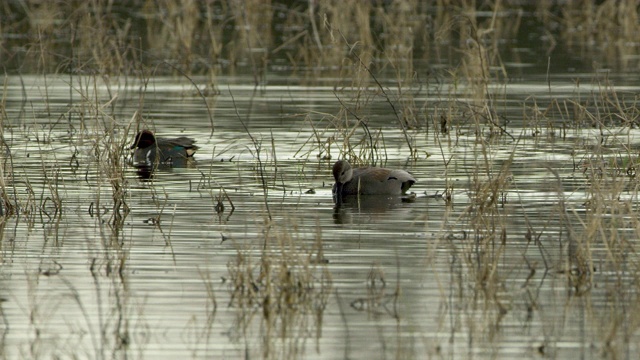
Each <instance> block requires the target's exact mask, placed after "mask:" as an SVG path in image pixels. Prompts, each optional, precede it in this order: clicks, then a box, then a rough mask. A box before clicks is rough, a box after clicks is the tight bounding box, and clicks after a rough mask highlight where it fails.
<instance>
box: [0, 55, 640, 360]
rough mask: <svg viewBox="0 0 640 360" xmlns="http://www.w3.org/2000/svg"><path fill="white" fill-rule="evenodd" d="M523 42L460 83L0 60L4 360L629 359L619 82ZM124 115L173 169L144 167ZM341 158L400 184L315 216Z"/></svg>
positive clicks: (431, 70) (630, 221)
mask: <svg viewBox="0 0 640 360" xmlns="http://www.w3.org/2000/svg"><path fill="white" fill-rule="evenodd" d="M527 46H528V47H526V46H525V45H523V46H522V47H516V46H513V48H512V49H511V50H512V52H511V53H510V55H508V56H507V55H506V54H505V55H504V56H505V58H504V64H506V65H505V70H506V71H507V72H508V73H509V75H510V76H509V79H502V80H499V81H498V80H496V81H491V82H490V83H489V84H488V85H487V86H486V87H485V86H480V88H481V89H480V90H478V84H477V83H475V84H474V82H473V81H466V82H465V81H454V79H452V78H451V77H449V76H448V75H447V68H448V66H450V64H447V63H446V62H442V63H432V64H429V65H427V64H426V63H424V62H416V64H418V65H419V66H418V65H417V66H416V69H415V76H414V77H412V81H406V85H405V83H404V82H403V81H400V80H398V78H397V74H396V73H395V72H394V71H390V70H386V71H383V70H381V71H380V72H376V74H378V76H379V78H376V79H375V81H374V79H372V78H371V77H368V75H366V74H369V73H367V72H366V71H364V69H362V68H361V69H360V71H361V72H362V73H364V74H365V75H364V76H363V78H366V80H363V79H362V78H357V77H356V76H355V75H354V76H353V77H350V76H348V77H347V78H346V79H345V78H336V77H335V74H331V75H329V74H327V75H325V76H318V77H316V78H313V79H312V80H309V79H308V78H306V77H298V75H292V73H293V71H291V69H288V68H287V69H283V68H282V67H275V66H274V67H272V68H270V71H269V72H268V73H267V74H266V75H263V77H261V80H262V81H261V82H260V84H259V85H258V86H253V85H252V84H254V83H255V77H254V76H253V74H252V73H251V71H249V70H246V69H245V70H246V71H244V72H243V71H239V74H236V75H233V76H230V75H229V76H216V77H215V79H213V80H212V78H211V77H209V76H193V77H189V78H187V77H186V76H178V75H176V76H160V75H158V76H151V77H148V78H144V81H141V80H140V79H139V78H135V77H126V76H124V77H119V78H116V77H113V78H111V77H109V76H106V75H104V76H97V75H96V76H90V75H82V76H80V75H69V74H63V73H61V74H47V75H46V76H45V75H20V74H19V73H17V74H14V73H11V74H8V75H6V76H5V86H4V88H3V91H2V94H3V95H2V99H3V110H4V114H3V116H2V121H3V124H2V138H3V140H4V144H5V147H4V148H5V151H3V152H1V153H0V158H1V159H2V165H3V166H2V171H3V172H2V176H1V177H0V178H1V181H2V183H0V185H1V188H2V190H3V194H2V196H3V200H4V202H3V203H4V208H3V212H4V214H5V216H3V217H2V222H1V223H0V231H1V233H0V234H1V236H2V267H1V268H0V269H1V270H0V275H1V279H2V281H1V285H0V286H1V288H2V295H1V297H0V310H1V312H0V314H1V315H2V324H3V325H4V326H0V330H2V336H0V339H1V342H0V345H1V346H0V353H1V354H2V357H5V358H136V359H137V358H153V359H159V358H168V359H175V358H245V359H249V358H278V359H280V358H309V359H314V358H317V359H328V358H350V359H379V358H396V359H409V358H419V359H422V358H450V359H456V358H500V359H513V358H514V357H517V356H519V357H527V358H562V359H571V358H576V359H591V358H603V357H604V358H634V356H635V354H637V353H638V352H639V351H640V346H639V345H638V344H640V336H639V334H638V324H640V318H637V317H636V314H640V311H639V310H640V298H639V297H638V294H639V293H640V285H639V284H638V281H637V279H638V275H639V274H640V273H639V270H638V269H640V267H639V266H638V265H640V262H639V261H638V255H637V254H638V253H637V250H636V249H637V248H638V246H639V245H640V244H639V243H638V235H639V232H640V221H639V220H638V219H639V217H638V207H637V202H638V184H639V183H638V181H637V177H636V172H637V164H638V151H637V147H638V145H639V143H640V131H639V130H638V126H637V121H638V120H637V117H638V111H637V109H636V107H637V95H636V94H637V93H638V90H639V89H638V87H637V83H638V76H637V75H636V74H635V73H633V72H630V73H629V72H625V71H605V70H602V71H594V72H590V71H589V70H585V69H590V67H587V66H585V65H584V63H586V62H587V61H586V60H585V59H582V58H579V56H578V54H575V53H571V52H570V51H566V52H563V50H562V49H556V50H555V53H554V56H555V57H554V66H553V67H552V71H551V73H550V74H548V73H547V71H548V68H547V56H537V57H536V56H533V55H532V54H536V53H537V52H536V51H537V50H536V48H535V46H534V45H533V44H527ZM567 50H568V49H567ZM456 54H458V53H456ZM522 54H529V55H530V56H529V58H528V59H527V60H526V61H523V60H522V59H521V58H520V56H521V55H522ZM460 56H462V55H460ZM556 59H557V60H556ZM351 60H353V59H351ZM354 63H357V62H354ZM354 66H356V67H357V65H354ZM556 66H557V67H561V68H560V69H557V68H555V67H556ZM494 70H495V69H494ZM290 71H291V72H290ZM354 74H355V72H354ZM369 75H371V74H369ZM458 80H459V79H458ZM212 83H213V84H212ZM399 84H402V87H400V88H399ZM196 87H197V89H196ZM478 94H481V95H478ZM143 128H144V129H151V130H153V131H154V132H155V133H156V134H157V135H158V136H161V137H176V136H188V137H191V138H193V139H195V140H196V142H197V145H198V146H199V147H200V148H199V150H198V152H197V153H196V155H195V157H194V161H192V162H189V163H188V164H185V166H180V167H170V166H160V167H159V168H157V169H153V170H152V172H151V173H149V172H144V171H141V169H139V168H137V167H136V166H134V164H132V163H131V150H130V149H129V147H130V145H131V144H132V142H133V138H134V135H135V133H136V132H137V131H138V130H140V129H143ZM339 158H347V159H349V160H351V161H352V162H353V163H354V164H361V165H364V164H375V165H377V166H385V167H390V168H401V169H405V170H407V171H409V172H411V174H413V176H414V177H415V178H416V179H417V180H418V181H417V183H416V184H415V185H414V186H413V187H412V189H411V191H412V192H413V193H414V194H415V197H412V196H409V197H404V198H401V197H380V196H376V197H366V196H363V197H360V198H357V197H356V198H351V199H348V201H346V202H345V203H344V204H342V205H341V206H339V207H338V206H336V205H335V204H334V202H333V198H332V193H331V187H332V185H333V178H332V175H331V167H332V165H333V163H334V162H335V161H336V160H337V159H339Z"/></svg>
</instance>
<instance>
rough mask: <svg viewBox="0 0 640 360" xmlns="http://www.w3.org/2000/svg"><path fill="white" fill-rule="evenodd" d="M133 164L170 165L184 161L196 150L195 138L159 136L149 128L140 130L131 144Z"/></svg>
mask: <svg viewBox="0 0 640 360" xmlns="http://www.w3.org/2000/svg"><path fill="white" fill-rule="evenodd" d="M131 149H135V151H134V152H133V162H134V164H143V165H153V164H156V163H158V164H165V165H171V164H173V163H175V162H176V161H177V162H184V161H185V160H186V159H187V158H189V157H192V156H193V154H194V153H195V152H196V150H198V146H196V145H195V140H193V139H191V138H188V137H184V136H181V137H177V138H160V137H156V136H155V135H154V134H153V133H152V132H151V131H149V130H142V131H140V132H139V133H138V134H136V138H135V140H134V141H133V145H131Z"/></svg>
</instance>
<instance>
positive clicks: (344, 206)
mask: <svg viewBox="0 0 640 360" xmlns="http://www.w3.org/2000/svg"><path fill="white" fill-rule="evenodd" d="M407 202H408V201H407V200H406V198H403V197H401V196H376V195H361V196H344V197H342V201H340V202H338V203H336V204H335V207H334V210H335V211H334V214H333V218H334V220H335V223H336V224H350V223H352V222H353V221H354V219H353V218H354V216H355V217H358V218H359V219H362V215H364V214H367V215H368V218H369V219H371V220H372V221H375V218H376V217H385V216H388V214H387V212H391V211H393V212H394V214H393V215H391V216H392V217H395V216H397V215H398V214H401V213H402V212H403V211H402V205H403V203H407Z"/></svg>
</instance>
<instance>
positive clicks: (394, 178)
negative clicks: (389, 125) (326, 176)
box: [333, 160, 416, 200]
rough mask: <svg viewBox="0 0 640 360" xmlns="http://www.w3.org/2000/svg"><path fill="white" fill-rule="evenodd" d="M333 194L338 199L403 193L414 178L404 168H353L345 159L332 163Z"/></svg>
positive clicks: (413, 182)
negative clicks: (349, 196)
mask: <svg viewBox="0 0 640 360" xmlns="http://www.w3.org/2000/svg"><path fill="white" fill-rule="evenodd" d="M333 178H334V179H335V181H336V183H335V184H334V185H333V196H334V198H335V199H337V200H340V199H341V198H342V197H343V196H347V195H404V194H406V193H407V190H409V188H410V187H411V186H412V185H413V184H415V183H416V179H415V178H414V177H413V176H412V175H411V174H409V173H408V172H406V171H404V170H396V169H387V168H380V167H359V168H353V167H352V166H351V164H349V162H348V161H347V160H338V161H336V163H335V164H334V165H333Z"/></svg>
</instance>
